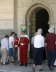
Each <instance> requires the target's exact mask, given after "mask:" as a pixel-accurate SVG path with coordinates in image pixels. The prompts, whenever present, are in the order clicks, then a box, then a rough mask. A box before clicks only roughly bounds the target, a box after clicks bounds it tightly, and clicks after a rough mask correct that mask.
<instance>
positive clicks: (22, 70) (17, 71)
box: [0, 62, 56, 72]
mask: <svg viewBox="0 0 56 72" xmlns="http://www.w3.org/2000/svg"><path fill="white" fill-rule="evenodd" d="M0 72H33V71H32V64H29V65H28V66H27V67H24V66H23V67H20V66H19V65H13V64H9V65H0ZM36 72H51V71H50V70H49V68H48V66H47V63H46V62H45V63H43V71H37V70H36ZM52 72H56V69H54V71H52Z"/></svg>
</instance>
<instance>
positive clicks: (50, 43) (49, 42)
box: [46, 28, 56, 69]
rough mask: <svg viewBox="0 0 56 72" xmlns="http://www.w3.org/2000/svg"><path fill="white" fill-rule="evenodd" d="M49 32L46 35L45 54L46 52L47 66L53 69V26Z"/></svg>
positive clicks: (54, 37)
mask: <svg viewBox="0 0 56 72" xmlns="http://www.w3.org/2000/svg"><path fill="white" fill-rule="evenodd" d="M48 31H49V33H48V34H47V36H46V43H47V47H46V49H47V54H48V66H49V68H50V69H53V64H54V61H55V58H56V48H55V42H56V35H55V34H54V28H50V29H49V30H48Z"/></svg>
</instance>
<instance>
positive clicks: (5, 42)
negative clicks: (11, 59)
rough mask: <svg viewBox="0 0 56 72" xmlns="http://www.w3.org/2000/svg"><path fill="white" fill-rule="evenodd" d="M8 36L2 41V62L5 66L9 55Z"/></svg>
mask: <svg viewBox="0 0 56 72" xmlns="http://www.w3.org/2000/svg"><path fill="white" fill-rule="evenodd" d="M8 45H9V42H8V35H6V36H5V37H4V38H3V39H1V55H2V57H1V62H2V63H3V64H5V63H6V62H7V54H8Z"/></svg>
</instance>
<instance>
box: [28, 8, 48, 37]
mask: <svg viewBox="0 0 56 72" xmlns="http://www.w3.org/2000/svg"><path fill="white" fill-rule="evenodd" d="M29 21H30V26H29V33H35V32H36V31H37V29H38V28H42V29H43V35H44V36H45V35H46V33H47V32H48V28H49V24H48V22H49V14H48V11H47V10H46V9H44V8H41V7H38V8H36V9H35V10H34V11H32V13H31V15H30V17H29Z"/></svg>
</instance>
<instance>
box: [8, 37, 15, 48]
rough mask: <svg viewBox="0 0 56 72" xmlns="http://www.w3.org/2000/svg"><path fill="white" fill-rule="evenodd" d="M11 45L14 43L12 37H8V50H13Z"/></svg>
mask: <svg viewBox="0 0 56 72" xmlns="http://www.w3.org/2000/svg"><path fill="white" fill-rule="evenodd" d="M13 43H14V37H13V36H10V37H9V48H13V47H14V45H13Z"/></svg>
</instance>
